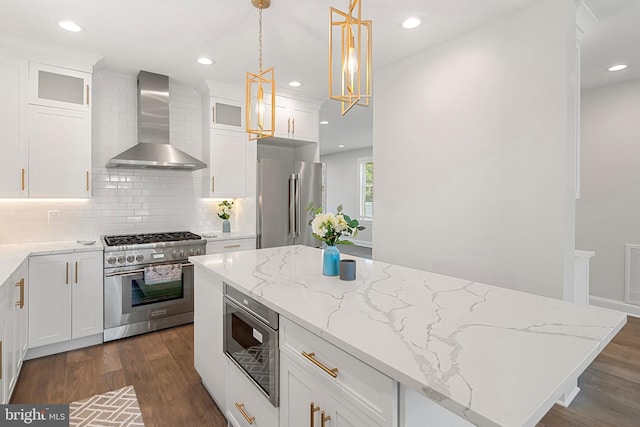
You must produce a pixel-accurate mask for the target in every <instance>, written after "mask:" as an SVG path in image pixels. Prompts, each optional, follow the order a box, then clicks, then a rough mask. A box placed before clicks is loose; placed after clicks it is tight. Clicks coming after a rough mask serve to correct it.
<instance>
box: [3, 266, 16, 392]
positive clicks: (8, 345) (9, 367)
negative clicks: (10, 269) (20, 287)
mask: <svg viewBox="0 0 640 427" xmlns="http://www.w3.org/2000/svg"><path fill="white" fill-rule="evenodd" d="M0 294H2V297H0V300H1V301H2V306H0V311H2V314H1V316H2V317H3V318H4V320H3V322H2V327H3V329H4V332H3V333H4V339H3V340H2V369H3V372H2V379H3V389H4V391H3V392H2V394H3V395H4V399H5V400H7V401H9V399H10V398H11V390H12V389H13V386H14V385H15V379H16V359H15V356H16V352H15V338H14V336H15V335H14V328H13V307H14V303H13V276H12V277H10V278H9V280H7V281H6V282H5V284H4V285H3V286H2V287H0Z"/></svg>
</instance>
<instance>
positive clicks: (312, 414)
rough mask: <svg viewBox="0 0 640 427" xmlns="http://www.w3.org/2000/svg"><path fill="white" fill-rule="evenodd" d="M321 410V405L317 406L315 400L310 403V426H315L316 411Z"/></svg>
mask: <svg viewBox="0 0 640 427" xmlns="http://www.w3.org/2000/svg"><path fill="white" fill-rule="evenodd" d="M319 410H320V407H319V406H316V405H315V404H314V403H313V402H311V403H310V404H309V427H314V425H315V422H316V421H315V420H316V416H315V415H316V412H318V411H319Z"/></svg>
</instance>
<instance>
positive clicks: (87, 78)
mask: <svg viewBox="0 0 640 427" xmlns="http://www.w3.org/2000/svg"><path fill="white" fill-rule="evenodd" d="M29 103H31V104H35V105H45V106H49V107H56V108H65V109H69V110H78V111H87V112H88V111H89V110H90V105H91V74H89V73H85V72H82V71H76V70H69V69H66V68H61V67H54V66H51V65H44V64H37V63H31V66H30V69H29Z"/></svg>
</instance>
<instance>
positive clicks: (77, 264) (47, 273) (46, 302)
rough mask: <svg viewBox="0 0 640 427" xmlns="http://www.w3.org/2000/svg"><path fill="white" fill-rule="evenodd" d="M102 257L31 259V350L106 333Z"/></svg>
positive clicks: (96, 253)
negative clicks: (104, 329)
mask: <svg viewBox="0 0 640 427" xmlns="http://www.w3.org/2000/svg"><path fill="white" fill-rule="evenodd" d="M102 254H103V253H102V251H92V252H77V253H71V254H56V255H42V256H32V257H31V258H30V260H29V277H30V281H31V283H30V287H29V299H30V302H31V305H30V309H29V310H30V312H29V314H30V317H29V347H30V348H34V347H39V346H44V345H47V344H54V343H60V342H65V341H70V340H74V339H78V338H83V337H88V336H91V335H96V334H102V332H103V283H102V281H103V279H102V272H103V266H102V258H103V255H102Z"/></svg>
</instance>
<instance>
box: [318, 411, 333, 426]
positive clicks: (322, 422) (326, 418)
mask: <svg viewBox="0 0 640 427" xmlns="http://www.w3.org/2000/svg"><path fill="white" fill-rule="evenodd" d="M330 419H331V417H330V416H329V415H325V414H324V411H322V412H320V427H325V426H326V422H327V421H329V420H330Z"/></svg>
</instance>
